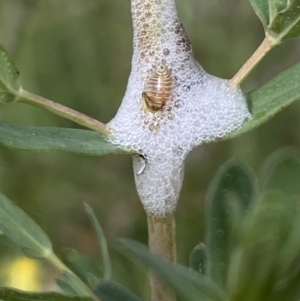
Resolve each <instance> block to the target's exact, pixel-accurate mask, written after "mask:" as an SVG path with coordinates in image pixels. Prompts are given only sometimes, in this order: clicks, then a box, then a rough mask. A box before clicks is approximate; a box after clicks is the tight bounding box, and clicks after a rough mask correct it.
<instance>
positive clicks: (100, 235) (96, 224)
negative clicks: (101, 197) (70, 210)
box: [84, 203, 111, 280]
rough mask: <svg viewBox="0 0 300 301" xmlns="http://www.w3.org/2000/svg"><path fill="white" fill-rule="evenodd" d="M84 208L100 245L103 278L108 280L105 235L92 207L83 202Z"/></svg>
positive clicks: (109, 275) (107, 256) (109, 274)
mask: <svg viewBox="0 0 300 301" xmlns="http://www.w3.org/2000/svg"><path fill="white" fill-rule="evenodd" d="M84 208H85V211H86V212H87V214H88V217H89V219H90V221H91V224H92V225H93V228H94V230H95V232H96V235H97V238H98V241H99V245H100V247H101V251H102V258H103V274H104V278H105V279H106V280H109V279H110V277H111V262H110V257H109V253H108V248H107V243H106V239H105V236H104V234H103V230H102V228H101V226H100V224H99V222H98V220H97V218H96V215H95V213H94V211H93V209H92V208H91V207H90V206H89V205H88V204H87V203H84Z"/></svg>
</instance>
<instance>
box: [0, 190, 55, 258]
mask: <svg viewBox="0 0 300 301" xmlns="http://www.w3.org/2000/svg"><path fill="white" fill-rule="evenodd" d="M0 230H1V231H2V232H3V234H4V235H6V236H7V237H8V238H9V239H11V240H12V241H13V242H14V243H15V244H16V245H17V246H18V247H19V248H20V249H21V250H22V251H23V253H24V254H25V255H26V256H28V257H31V258H38V259H41V258H47V257H48V256H49V255H50V254H51V253H52V245H51V242H50V240H49V238H48V236H47V235H46V234H45V233H44V231H43V230H42V229H41V228H40V226H38V225H37V224H36V223H35V222H34V221H33V220H32V219H31V218H30V217H29V216H28V215H27V214H25V213H24V212H23V211H22V210H21V209H20V208H19V207H17V206H16V205H15V204H14V203H13V202H11V201H10V200H9V199H8V198H6V197H5V196H4V195H3V194H1V193H0Z"/></svg>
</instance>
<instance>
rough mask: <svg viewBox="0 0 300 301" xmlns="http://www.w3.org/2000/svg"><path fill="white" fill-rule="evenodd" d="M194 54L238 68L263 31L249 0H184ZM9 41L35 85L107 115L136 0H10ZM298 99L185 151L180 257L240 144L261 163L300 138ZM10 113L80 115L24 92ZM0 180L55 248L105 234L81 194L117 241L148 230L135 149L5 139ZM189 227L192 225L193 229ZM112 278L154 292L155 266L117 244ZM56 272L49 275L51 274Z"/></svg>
mask: <svg viewBox="0 0 300 301" xmlns="http://www.w3.org/2000/svg"><path fill="white" fill-rule="evenodd" d="M177 4H178V10H179V14H180V17H181V21H182V22H183V24H184V25H185V27H186V30H187V33H188V35H189V37H190V39H191V41H192V43H193V49H194V52H195V57H196V58H197V60H198V61H199V62H200V64H201V65H202V66H203V67H204V68H205V69H206V70H207V71H208V72H210V73H212V74H215V75H217V76H221V77H225V78H229V77H231V76H233V74H234V73H235V72H236V71H237V69H238V68H239V67H240V66H241V65H242V64H243V63H244V62H245V61H246V59H247V58H248V57H249V56H250V55H251V54H252V53H253V51H254V50H255V48H256V47H257V46H258V45H259V43H260V42H261V40H262V39H263V36H264V32H263V28H262V26H261V24H260V22H259V20H258V18H257V17H256V15H255V14H254V12H253V10H252V8H251V6H250V4H249V3H248V1H244V0H226V1H219V0H212V1H208V0H207V1H198V0H189V1H177ZM0 44H2V45H3V46H4V47H5V48H6V49H7V50H8V51H9V53H10V54H11V55H12V57H13V60H14V61H15V62H16V64H17V66H18V67H19V69H20V72H21V75H22V79H23V86H24V88H25V89H27V90H30V91H32V92H35V93H37V94H40V95H43V96H45V97H47V98H49V99H53V100H55V101H58V102H60V103H62V104H64V105H67V106H70V107H72V108H74V109H76V110H79V111H81V112H83V113H85V114H87V115H90V116H92V117H94V118H97V119H99V120H101V121H103V122H107V121H109V120H110V119H111V118H112V117H113V116H114V114H115V112H116V110H117V108H118V106H119V104H120V102H121V98H122V96H123V94H124V91H125V88H126V83H127V79H128V75H129V71H130V60H131V53H132V29H131V16H130V1H123V0H100V1H99V0H86V1H81V0H64V1H61V0H43V1H40V0H0ZM299 50H300V44H299V42H298V41H290V42H288V43H286V44H283V45H281V46H278V48H276V49H274V50H273V51H272V52H271V53H270V54H269V55H268V56H267V57H266V59H265V60H264V61H263V62H262V63H261V64H260V65H259V66H258V67H257V69H256V70H255V71H254V72H253V74H252V75H251V76H250V77H249V78H248V80H247V81H246V82H245V83H244V85H243V89H244V91H245V92H248V91H249V90H252V89H253V88H257V87H259V86H261V85H262V84H263V83H265V82H266V81H267V80H270V79H271V78H273V77H274V75H276V74H278V73H279V72H281V71H282V70H284V69H286V68H287V67H289V66H291V65H293V64H294V63H295V62H296V61H298V60H299ZM299 113H300V104H299V103H295V104H293V105H292V106H290V107H289V108H287V109H286V110H284V111H283V112H282V113H280V114H278V116H277V117H275V118H274V119H273V120H272V121H270V122H268V123H266V124H265V125H264V126H262V127H260V128H258V129H256V130H255V131H252V132H250V133H247V134H244V135H242V136H241V137H238V138H236V139H234V140H230V141H224V142H220V143H217V144H211V145H204V146H202V147H200V148H198V149H196V150H194V151H193V152H192V153H191V154H190V156H189V157H188V158H187V166H186V178H185V182H184V186H183V191H182V193H181V199H180V201H179V207H178V210H177V217H176V218H177V239H178V242H180V243H179V244H178V247H179V261H180V262H184V263H186V262H187V260H188V254H189V252H190V250H191V249H192V248H193V247H194V245H195V242H196V241H197V240H198V239H199V237H201V235H202V233H203V229H202V227H203V226H202V225H203V222H202V220H203V218H202V217H203V202H204V196H205V192H206V191H207V187H208V184H209V182H210V180H211V178H212V177H213V174H214V173H215V172H216V170H217V168H218V167H219V166H220V165H221V164H222V162H224V161H225V160H227V159H228V158H229V157H231V156H235V157H237V158H239V159H242V160H243V161H245V162H247V163H248V164H249V165H251V166H252V167H253V168H254V170H257V169H258V167H259V166H260V165H261V164H262V161H263V160H264V159H265V158H266V156H267V155H268V154H270V153H271V152H273V151H274V150H276V149H278V148H281V147H284V146H289V145H296V146H297V145H298V144H299V132H300V122H299V118H298V116H299ZM0 118H1V119H2V120H6V121H10V122H15V123H22V124H31V125H36V126H38V125H39V126H40V125H43V126H67V127H76V125H74V124H72V123H70V122H69V121H67V120H63V119H60V118H58V117H56V116H53V115H51V114H50V113H47V112H44V111H42V110H39V109H36V108H32V107H29V106H26V105H21V104H14V103H12V104H9V105H6V106H1V110H0ZM0 166H1V169H0V190H2V191H3V192H4V193H5V194H6V195H8V196H9V197H11V198H12V199H15V200H18V204H19V205H20V206H21V207H23V208H26V210H27V212H30V214H31V216H33V217H34V219H36V220H37V221H38V223H39V224H40V225H42V227H43V228H46V229H47V233H49V235H50V237H51V238H52V239H53V245H54V249H58V248H60V247H61V246H66V247H70V248H75V249H77V250H79V251H80V252H82V253H84V254H86V255H88V256H89V257H92V258H95V257H97V254H98V245H97V240H96V236H95V235H94V233H93V231H92V228H91V226H90V224H89V222H88V218H87V217H86V215H85V213H84V210H82V206H81V204H82V202H83V201H86V202H88V203H89V204H91V206H92V207H93V208H94V210H95V212H97V215H98V217H99V220H100V221H101V223H102V225H103V228H104V232H105V233H106V235H107V237H108V241H111V240H113V239H114V238H116V237H119V236H126V237H132V238H134V239H136V240H139V241H142V242H146V240H147V238H146V233H147V230H146V220H145V216H144V213H143V210H142V208H141V205H140V203H139V200H138V196H137V194H136V192H135V187H134V181H133V176H132V167H131V160H130V158H129V157H128V156H107V157H100V158H92V157H81V156H75V155H69V154H64V153H49V154H45V153H41V154H40V153H26V152H23V153H22V152H12V151H10V150H6V149H5V148H1V149H0ZM187 233H188V234H189V235H187ZM112 257H113V259H114V260H113V271H114V272H113V278H114V279H115V280H116V281H118V282H121V283H122V284H126V286H127V287H130V288H132V289H133V290H134V291H135V292H136V293H138V294H139V295H146V292H147V284H146V278H145V277H144V275H145V273H144V272H143V271H141V270H140V268H138V267H137V266H132V265H130V273H131V277H128V276H127V275H128V268H129V264H128V263H127V262H125V261H124V259H123V258H122V257H121V256H119V255H118V254H116V253H113V254H112ZM47 280H48V279H47Z"/></svg>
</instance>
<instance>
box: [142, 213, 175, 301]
mask: <svg viewBox="0 0 300 301" xmlns="http://www.w3.org/2000/svg"><path fill="white" fill-rule="evenodd" d="M147 219H148V241H149V250H150V252H152V253H154V254H156V255H158V256H160V257H163V258H165V259H167V260H169V261H171V262H176V240H175V219H174V215H173V214H169V215H167V216H166V217H154V216H149V215H148V217H147ZM150 287H151V301H175V300H176V297H175V294H174V293H173V292H172V291H171V290H170V289H169V288H168V287H167V286H166V284H164V283H162V282H161V279H159V278H158V277H157V276H156V275H155V273H153V272H152V271H150Z"/></svg>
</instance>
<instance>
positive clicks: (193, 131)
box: [109, 0, 251, 216]
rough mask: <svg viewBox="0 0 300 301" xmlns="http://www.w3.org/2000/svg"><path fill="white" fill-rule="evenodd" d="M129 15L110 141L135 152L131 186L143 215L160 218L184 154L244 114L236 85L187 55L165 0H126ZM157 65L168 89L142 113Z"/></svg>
mask: <svg viewBox="0 0 300 301" xmlns="http://www.w3.org/2000/svg"><path fill="white" fill-rule="evenodd" d="M132 13H133V25H134V53H133V59H132V71H131V74H130V77H129V82H128V86H127V91H126V93H125V96H124V98H123V100H122V104H121V106H120V108H119V110H118V112H117V114H116V116H115V117H114V118H113V119H112V120H111V121H110V123H109V126H110V127H111V128H112V129H113V133H114V134H113V137H112V138H111V139H112V142H114V143H117V144H120V145H123V146H126V147H129V148H131V149H134V150H135V151H137V152H138V153H140V154H141V156H136V157H134V158H133V168H134V173H135V181H136V187H137V191H138V193H139V196H140V198H141V201H142V203H143V206H144V208H145V210H146V211H147V213H148V214H152V215H155V216H164V215H166V214H168V213H171V212H173V211H174V210H175V208H176V205H177V201H178V198H179V193H180V190H181V186H182V180H183V174H184V159H185V157H186V156H187V154H188V153H189V152H190V151H191V150H192V149H193V148H194V147H196V146H197V145H200V144H202V143H205V142H210V141H212V140H216V139H217V138H222V137H223V136H225V135H226V134H228V133H230V132H231V131H233V130H236V129H237V128H238V127H240V126H241V125H242V124H243V122H244V121H245V120H246V119H248V118H251V116H250V113H249V111H248V109H247V105H246V101H245V97H244V95H243V93H242V92H241V90H240V88H238V87H236V88H229V87H228V86H227V80H223V79H220V78H217V77H214V76H211V75H209V74H207V73H206V72H205V71H204V70H203V69H202V67H201V66H200V65H199V64H198V63H197V62H196V61H195V60H194V58H193V54H192V47H191V44H190V42H189V39H188V38H187V36H186V34H185V31H184V29H183V26H182V25H181V23H180V22H179V20H178V17H177V13H176V9H175V5H174V2H173V0H148V1H145V0H143V1H142V0H132ZM161 65H163V66H166V69H167V70H169V72H170V76H171V79H172V91H171V92H170V91H168V92H170V95H168V99H165V102H162V101H161V103H164V105H163V106H162V107H161V108H160V109H159V110H158V111H154V112H153V110H150V111H147V110H145V108H144V107H143V101H142V95H143V93H144V89H145V85H147V83H148V82H149V77H150V76H151V74H153V72H154V71H155V68H159V66H161ZM152 96H153V95H152ZM154 97H155V95H154ZM158 99H160V98H159V96H156V101H158ZM150 100H151V99H150ZM150 100H149V101H150Z"/></svg>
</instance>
